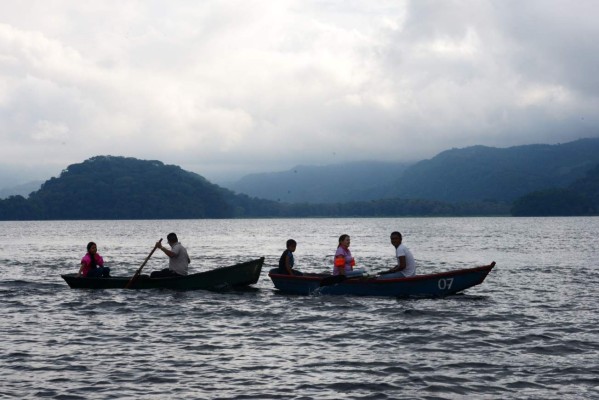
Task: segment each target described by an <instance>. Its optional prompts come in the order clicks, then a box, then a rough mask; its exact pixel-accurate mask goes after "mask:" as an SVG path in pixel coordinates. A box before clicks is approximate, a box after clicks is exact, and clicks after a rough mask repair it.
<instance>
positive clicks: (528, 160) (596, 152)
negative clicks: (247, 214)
mask: <svg viewBox="0 0 599 400" xmlns="http://www.w3.org/2000/svg"><path fill="white" fill-rule="evenodd" d="M597 164H599V138H591V139H580V140H577V141H573V142H568V143H564V144H555V145H548V144H535V145H526V146H515V147H509V148H495V147H487V146H472V147H466V148H463V149H451V150H447V151H443V152H441V153H439V154H438V155H436V156H435V157H433V158H431V159H428V160H422V161H420V162H417V163H412V164H409V163H404V162H396V163H392V162H386V163H383V162H362V163H353V164H342V165H329V166H322V167H315V166H311V167H308V166H297V167H295V168H292V169H290V170H288V171H283V172H273V173H263V174H252V175H247V176H245V177H243V178H242V179H240V180H239V181H237V182H234V183H230V184H228V185H227V187H228V188H229V189H231V190H234V191H236V192H239V193H245V194H247V195H249V196H253V197H259V198H263V199H269V200H275V201H286V202H291V203H300V202H311V203H338V202H349V201H367V200H376V199H383V198H403V199H425V200H437V201H443V202H469V201H486V200H492V201H499V202H507V203H511V202H512V201H514V200H515V199H517V198H519V197H520V196H524V195H526V194H528V193H530V192H533V191H537V190H543V189H550V188H564V187H567V186H568V185H570V184H572V183H573V182H574V181H576V180H577V179H580V178H582V177H584V175H585V173H586V172H587V171H588V170H590V169H591V168H593V167H594V166H595V165H597Z"/></svg>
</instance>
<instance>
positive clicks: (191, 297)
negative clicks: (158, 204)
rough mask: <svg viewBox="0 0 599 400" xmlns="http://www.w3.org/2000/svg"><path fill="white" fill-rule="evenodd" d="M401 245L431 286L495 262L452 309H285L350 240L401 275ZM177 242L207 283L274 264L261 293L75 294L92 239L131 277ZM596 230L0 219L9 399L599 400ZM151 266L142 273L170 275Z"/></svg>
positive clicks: (309, 302)
mask: <svg viewBox="0 0 599 400" xmlns="http://www.w3.org/2000/svg"><path fill="white" fill-rule="evenodd" d="M393 230H400V231H401V232H402V233H403V234H404V244H406V245H407V246H408V247H409V248H410V249H411V250H412V252H413V253H414V256H415V258H416V260H417V272H418V273H429V272H438V271H444V270H450V269H456V268H465V267H471V266H476V265H483V264H488V263H490V262H491V261H496V262H497V266H496V268H495V269H494V270H493V271H492V272H491V273H490V274H489V276H488V277H487V279H486V280H485V282H484V283H483V284H482V285H480V286H476V287H474V288H472V289H470V290H468V291H467V292H466V293H465V294H463V295H457V296H452V297H449V298H445V299H419V300H401V299H395V298H377V297H371V298H360V297H333V296H305V297H302V296H288V295H281V294H278V293H277V292H276V291H275V290H274V289H273V286H272V283H271V282H270V279H269V278H268V276H267V272H268V269H269V267H271V266H274V265H275V264H276V263H277V261H278V257H279V256H280V254H281V252H282V251H283V250H284V247H285V241H286V240H287V239H288V238H290V237H291V238H294V239H296V240H297V241H298V247H297V251H296V253H295V257H296V265H297V267H298V268H299V269H301V270H304V271H313V272H322V271H325V270H330V267H331V260H332V258H331V255H332V254H333V253H334V251H335V248H336V245H337V238H338V236H339V235H340V234H342V233H347V234H349V235H351V238H352V245H351V249H352V252H353V254H354V256H355V258H356V260H357V266H360V267H365V268H366V269H368V270H369V271H370V272H376V271H379V270H381V269H383V268H387V267H389V266H391V265H392V263H393V254H394V249H393V247H392V246H391V245H390V243H389V233H390V232H391V231H393ZM171 231H175V232H177V234H178V236H179V239H180V241H181V242H182V243H183V244H184V245H185V246H186V247H187V249H188V251H189V253H190V256H191V258H192V264H191V269H192V270H193V271H202V270H207V269H211V268H215V267H218V266H224V265H230V264H235V263H237V262H240V261H245V260H249V259H252V258H256V257H259V256H265V257H266V263H267V264H268V265H266V266H265V268H264V269H263V272H262V276H261V278H260V281H259V282H258V284H257V285H255V287H256V289H257V290H253V291H243V292H227V293H212V292H206V291H194V292H173V291H168V290H146V291H125V290H98V291H90V290H74V289H70V288H69V287H68V286H67V285H66V283H65V282H64V281H63V280H62V279H61V278H60V274H61V273H66V272H75V271H76V270H77V268H78V262H79V260H80V259H81V257H82V256H83V255H84V253H85V245H86V244H87V242H88V241H90V240H93V241H95V242H97V244H98V249H99V252H100V253H101V254H102V255H103V256H104V258H105V260H106V263H107V265H109V266H110V267H111V268H112V274H113V275H131V274H132V273H133V272H134V271H135V270H136V269H137V268H138V267H139V266H140V265H141V263H142V262H143V260H144V259H145V258H146V256H147V255H148V254H149V252H150V251H151V249H152V246H153V244H154V242H156V240H158V239H159V238H161V237H163V238H166V234H167V233H168V232H171ZM598 237H599V218H413V219H412V218H401V219H260V220H184V221H46V222H0V239H1V243H2V245H1V246H0V272H1V278H0V343H1V344H2V346H1V349H0V360H1V362H0V382H1V383H0V398H19V399H24V398H51V399H140V398H143V399H175V398H177V399H286V400H287V399H397V398H406V399H463V398H475V399H594V398H599V313H598V309H599V307H598V301H599V291H598V290H597V287H598V286H599V246H598V245H597V244H598V239H597V238H598ZM159 253H160V252H157V253H155V254H154V256H153V257H152V259H151V260H150V261H149V262H148V264H147V265H146V267H145V269H144V271H145V272H149V271H151V270H155V269H160V268H163V267H165V266H166V263H167V260H166V256H165V255H164V254H162V253H160V254H159Z"/></svg>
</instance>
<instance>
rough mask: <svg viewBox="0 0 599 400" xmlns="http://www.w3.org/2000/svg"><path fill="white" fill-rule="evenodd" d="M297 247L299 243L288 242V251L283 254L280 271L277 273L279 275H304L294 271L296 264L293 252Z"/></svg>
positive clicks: (290, 240) (280, 260)
mask: <svg viewBox="0 0 599 400" xmlns="http://www.w3.org/2000/svg"><path fill="white" fill-rule="evenodd" d="M296 247H297V242H296V241H295V240H293V239H289V240H288V241H287V249H285V251H284V252H283V254H281V258H280V259H279V270H278V271H277V272H278V273H279V274H284V275H303V274H302V273H301V272H299V271H296V270H294V269H293V266H294V264H295V260H294V258H293V252H294V251H295V249H296Z"/></svg>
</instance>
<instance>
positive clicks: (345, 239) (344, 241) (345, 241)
mask: <svg viewBox="0 0 599 400" xmlns="http://www.w3.org/2000/svg"><path fill="white" fill-rule="evenodd" d="M349 241H350V240H349V235H346V234H343V235H341V236H339V246H343V247H349ZM339 246H337V247H339Z"/></svg>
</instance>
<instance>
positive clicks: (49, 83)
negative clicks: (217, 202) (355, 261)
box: [0, 0, 599, 186]
mask: <svg viewBox="0 0 599 400" xmlns="http://www.w3.org/2000/svg"><path fill="white" fill-rule="evenodd" d="M17 3H18V4H10V5H8V3H7V4H3V5H0V139H1V140H2V143H3V145H2V147H1V148H0V156H1V161H0V168H4V170H5V171H6V170H9V169H10V170H11V171H13V174H17V175H18V173H16V172H15V171H20V172H19V173H21V174H24V175H28V176H31V177H34V175H37V176H35V177H38V178H47V177H49V176H52V175H56V174H57V173H58V172H59V171H60V169H62V168H64V167H65V166H67V165H68V164H71V163H76V162H81V161H83V160H85V159H87V158H89V157H91V156H94V155H99V154H112V155H124V156H132V157H137V158H143V159H158V160H161V161H164V162H166V163H173V164H178V165H181V166H182V167H184V168H186V169H189V170H193V171H196V172H198V173H200V174H202V175H204V176H206V177H207V178H209V179H214V180H219V179H227V178H233V177H239V176H241V175H243V174H245V173H249V172H257V171H269V170H282V169H287V168H290V167H292V166H294V165H296V164H330V163H338V162H348V161H355V160H364V159H377V160H397V161H406V160H417V159H422V158H428V157H431V156H433V155H434V154H436V153H438V152H439V151H442V150H444V149H446V148H450V147H465V146H469V145H474V144H486V145H492V146H511V145H520V144H526V143H554V142H560V141H561V142H563V141H568V140H572V139H576V138H579V137H589V136H597V135H599V129H598V126H599V114H598V113H597V112H596V110H598V109H599V95H598V94H599V76H598V74H597V71H599V59H598V58H599V44H598V43H599V42H598V41H597V40H596V38H597V37H599V24H597V23H596V17H597V15H598V14H599V3H598V2H597V1H584V0H582V1H577V2H574V3H572V2H567V1H551V0H549V1H540V0H538V1H526V2H520V1H478V0H477V1H444V2H438V1H422V0H419V1H413V2H411V1H403V2H401V1H387V2H386V1H380V2H370V1H333V0H331V1H324V0H323V1H289V0H283V1H277V2H271V1H250V2H247V1H205V2H196V1H178V2H166V1H162V0H157V1H151V2H140V1H128V2H117V1H105V2H71V1H53V2H38V1H22V2H17ZM95 3H98V4H95ZM171 3H173V4H171ZM0 183H1V182H0ZM0 186H1V185H0Z"/></svg>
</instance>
